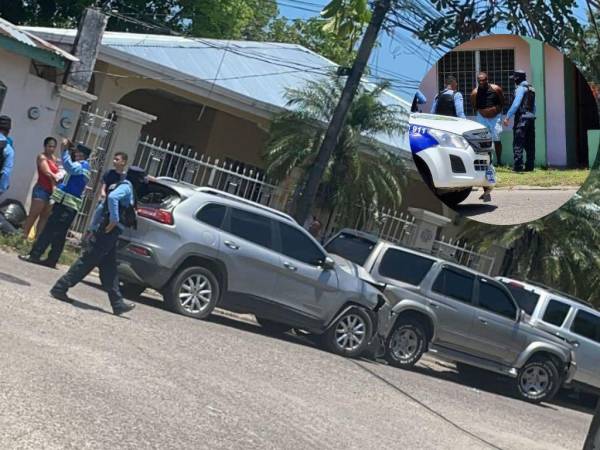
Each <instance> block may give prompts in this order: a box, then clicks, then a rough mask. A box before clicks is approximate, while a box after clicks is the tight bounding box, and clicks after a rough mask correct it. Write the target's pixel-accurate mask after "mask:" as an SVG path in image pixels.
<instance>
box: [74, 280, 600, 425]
mask: <svg viewBox="0 0 600 450" xmlns="http://www.w3.org/2000/svg"><path fill="white" fill-rule="evenodd" d="M83 283H84V284H86V285H88V286H90V287H93V288H97V289H102V286H101V285H100V284H98V283H94V282H91V281H87V280H86V281H83ZM135 302H136V303H140V304H142V305H146V306H150V307H152V308H160V309H166V308H165V304H164V302H163V301H162V299H157V298H156V297H153V296H152V295H146V294H145V295H141V296H140V297H138V298H137V299H135ZM77 303H78V307H81V308H82V309H92V310H98V311H101V312H104V313H107V314H111V313H109V312H108V311H106V310H103V309H102V308H99V307H96V306H91V305H88V304H85V303H81V302H77ZM225 314H226V313H225ZM181 317H183V318H187V319H189V320H197V319H194V318H192V317H186V316H181ZM206 320H207V321H208V322H211V323H215V324H219V325H223V326H226V327H231V328H235V329H236V330H240V331H244V332H248V333H254V334H259V335H262V336H266V337H269V338H273V339H279V340H282V341H285V342H289V343H291V344H295V345H301V346H304V347H310V348H314V349H316V350H319V351H323V352H327V351H326V350H325V349H323V348H322V347H321V346H320V345H319V342H318V337H317V336H311V335H306V334H302V333H300V332H296V331H292V332H288V333H284V334H274V333H269V332H267V331H266V330H265V329H264V328H262V327H261V326H260V325H258V324H255V323H250V322H247V321H245V320H242V319H239V318H232V317H228V316H226V315H222V314H219V313H218V311H217V314H212V315H211V316H210V317H209V318H208V319H206ZM370 350H371V351H372V352H375V349H374V348H371V349H370ZM361 361H362V362H363V363H369V364H387V362H385V361H384V360H382V359H375V358H374V357H373V358H372V357H369V356H367V357H363V358H361ZM397 370H402V369H397ZM410 370H412V371H414V372H417V373H420V374H422V375H425V376H429V377H434V378H437V379H440V380H445V381H449V382H451V383H456V384H459V385H461V386H465V387H468V388H474V389H479V390H481V391H485V392H489V393H493V394H498V395H502V396H504V397H511V398H513V399H515V400H518V401H522V400H520V398H519V397H517V395H516V393H515V388H514V385H513V380H511V379H510V378H507V377H503V376H501V375H498V374H495V373H493V372H486V371H484V370H475V371H474V374H469V375H467V374H461V373H459V372H458V371H457V369H456V366H455V365H454V364H453V363H450V362H447V361H443V360H439V359H428V360H421V362H420V363H419V364H418V365H417V366H415V367H413V368H412V369H410ZM596 400H597V397H595V396H592V395H590V394H582V395H576V394H574V393H573V392H571V391H567V390H564V389H563V390H561V391H559V393H558V394H557V396H556V397H555V398H554V399H553V400H552V402H550V403H542V404H539V405H538V406H539V407H540V408H550V409H553V410H557V408H556V406H561V407H564V408H569V409H573V410H576V411H579V412H583V413H586V414H593V413H594V409H595V406H596V403H595V402H596Z"/></svg>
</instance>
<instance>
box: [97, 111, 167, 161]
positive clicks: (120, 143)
mask: <svg viewBox="0 0 600 450" xmlns="http://www.w3.org/2000/svg"><path fill="white" fill-rule="evenodd" d="M110 106H111V107H112V109H113V110H114V112H115V114H116V116H117V123H116V125H115V129H114V132H113V136H112V140H111V145H110V151H109V152H108V154H107V155H106V161H107V162H108V163H110V161H112V155H113V154H114V153H115V152H124V153H127V156H128V158H129V164H133V160H134V158H135V154H136V153H137V149H138V141H139V139H140V134H141V132H142V127H143V126H144V125H146V124H147V123H150V122H152V121H154V120H156V116H153V115H152V114H148V113H145V112H143V111H138V110H137V109H134V108H130V107H129V106H125V105H120V104H119V103H111V104H110Z"/></svg>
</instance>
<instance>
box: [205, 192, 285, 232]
mask: <svg viewBox="0 0 600 450" xmlns="http://www.w3.org/2000/svg"><path fill="white" fill-rule="evenodd" d="M194 190H195V191H196V192H202V193H204V194H210V195H215V196H218V197H223V198H226V199H228V200H232V201H235V202H238V203H243V204H245V205H248V206H252V207H254V208H259V209H262V210H264V211H268V212H270V213H271V214H275V215H276V216H279V217H281V218H283V219H286V220H288V221H290V222H294V223H296V221H295V220H294V218H293V217H292V216H290V215H289V214H286V213H283V212H281V211H278V210H277V209H274V208H270V207H268V206H265V205H262V204H260V203H257V202H253V201H252V200H247V199H245V198H242V197H238V196H237V195H233V194H230V193H228V192H224V191H220V190H218V189H214V188H210V187H199V186H196V187H195V188H194Z"/></svg>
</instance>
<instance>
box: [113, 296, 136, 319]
mask: <svg viewBox="0 0 600 450" xmlns="http://www.w3.org/2000/svg"><path fill="white" fill-rule="evenodd" d="M134 308H135V303H125V302H124V301H123V300H121V301H120V302H118V303H115V304H113V305H112V310H113V314H114V315H115V316H120V315H121V314H125V313H126V312H129V311H131V310H132V309H134Z"/></svg>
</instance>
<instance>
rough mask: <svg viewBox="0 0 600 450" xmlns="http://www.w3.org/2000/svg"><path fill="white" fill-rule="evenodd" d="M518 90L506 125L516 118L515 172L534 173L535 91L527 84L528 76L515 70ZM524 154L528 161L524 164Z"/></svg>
mask: <svg viewBox="0 0 600 450" xmlns="http://www.w3.org/2000/svg"><path fill="white" fill-rule="evenodd" d="M512 78H513V80H514V82H515V85H516V86H517V89H516V91H515V99H514V100H513V102H512V105H511V107H510V109H509V110H508V112H507V113H506V117H505V119H504V122H503V123H504V125H505V126H508V122H509V120H510V119H511V118H512V117H513V116H514V118H515V121H514V124H513V153H514V165H513V170H514V171H515V172H523V170H525V171H532V170H533V166H534V163H535V90H534V89H533V87H531V86H530V85H529V83H528V82H527V74H526V73H525V71H523V70H515V72H514V74H513V76H512ZM523 154H525V156H526V159H525V163H523Z"/></svg>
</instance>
